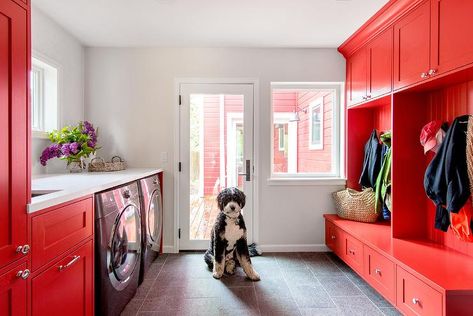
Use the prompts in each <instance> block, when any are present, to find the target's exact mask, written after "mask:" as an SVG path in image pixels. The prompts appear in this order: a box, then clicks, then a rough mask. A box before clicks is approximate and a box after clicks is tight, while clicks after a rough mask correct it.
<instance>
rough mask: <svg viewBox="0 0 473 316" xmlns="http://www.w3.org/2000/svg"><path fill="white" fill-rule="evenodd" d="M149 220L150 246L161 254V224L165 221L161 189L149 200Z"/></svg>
mask: <svg viewBox="0 0 473 316" xmlns="http://www.w3.org/2000/svg"><path fill="white" fill-rule="evenodd" d="M147 220H148V223H146V224H147V225H146V227H147V229H148V231H147V236H148V244H149V245H151V249H152V250H153V251H156V252H159V251H160V250H161V249H160V248H161V234H162V229H161V228H162V224H161V223H162V221H163V202H162V199H161V193H160V190H159V189H156V190H154V191H153V192H152V193H151V197H150V199H149V206H148V214H147Z"/></svg>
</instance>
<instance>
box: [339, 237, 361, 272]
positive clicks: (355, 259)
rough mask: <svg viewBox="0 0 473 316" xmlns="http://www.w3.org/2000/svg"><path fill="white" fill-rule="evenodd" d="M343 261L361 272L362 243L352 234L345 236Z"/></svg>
mask: <svg viewBox="0 0 473 316" xmlns="http://www.w3.org/2000/svg"><path fill="white" fill-rule="evenodd" d="M345 241H346V243H345V249H344V250H345V252H344V257H345V261H346V262H347V263H348V264H349V265H350V266H351V267H352V268H353V269H355V270H357V271H358V272H360V273H363V244H362V243H361V242H360V241H359V240H358V239H355V238H353V237H352V236H350V235H348V234H346V236H345Z"/></svg>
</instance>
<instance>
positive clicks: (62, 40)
mask: <svg viewBox="0 0 473 316" xmlns="http://www.w3.org/2000/svg"><path fill="white" fill-rule="evenodd" d="M31 32H32V35H31V42H32V48H33V56H35V57H36V56H37V57H38V58H42V59H46V61H50V62H52V63H54V64H57V65H58V66H59V103H58V104H59V127H62V126H64V125H67V124H74V123H76V122H77V121H80V120H83V118H84V47H83V46H82V45H81V43H80V42H79V41H78V40H77V39H76V38H75V37H74V36H72V35H71V34H69V33H67V32H66V31H65V30H64V29H63V28H62V27H61V26H59V25H58V24H56V23H55V22H54V21H52V20H51V19H50V18H49V17H48V16H47V15H45V14H44V13H43V12H42V11H41V10H39V9H38V8H36V7H35V6H33V7H32V12H31ZM48 144H49V140H45V139H39V138H33V142H32V155H31V160H32V164H33V168H32V170H33V174H38V173H45V172H64V170H65V162H63V161H60V160H58V159H53V160H50V161H49V162H48V166H47V167H42V166H41V165H40V163H39V156H40V155H41V152H42V150H43V149H44V147H46V146H47V145H48Z"/></svg>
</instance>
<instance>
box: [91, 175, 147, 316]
mask: <svg viewBox="0 0 473 316" xmlns="http://www.w3.org/2000/svg"><path fill="white" fill-rule="evenodd" d="M95 201H96V214H95V238H96V242H95V249H96V250H95V251H96V254H95V292H96V301H95V306H96V314H97V315H102V316H108V315H119V314H120V312H121V311H122V310H123V309H124V308H125V306H126V304H127V303H128V302H129V301H130V300H131V299H132V298H133V296H134V295H135V293H136V290H137V288H138V279H139V274H140V265H141V257H142V238H143V237H142V232H141V225H142V221H141V204H140V194H139V189H138V183H137V182H132V183H129V184H127V185H124V186H121V187H119V188H115V189H112V190H109V191H105V192H101V193H97V194H96V195H95Z"/></svg>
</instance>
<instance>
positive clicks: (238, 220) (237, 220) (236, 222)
mask: <svg viewBox="0 0 473 316" xmlns="http://www.w3.org/2000/svg"><path fill="white" fill-rule="evenodd" d="M225 217H226V218H228V219H229V220H230V221H234V222H235V224H239V223H240V219H239V218H238V217H236V218H234V217H230V216H228V215H227V214H225Z"/></svg>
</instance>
